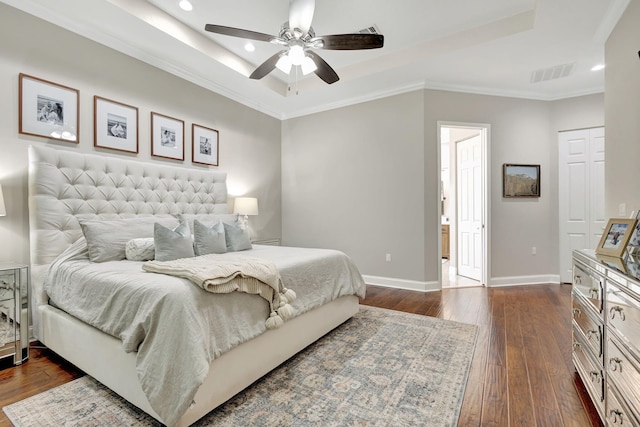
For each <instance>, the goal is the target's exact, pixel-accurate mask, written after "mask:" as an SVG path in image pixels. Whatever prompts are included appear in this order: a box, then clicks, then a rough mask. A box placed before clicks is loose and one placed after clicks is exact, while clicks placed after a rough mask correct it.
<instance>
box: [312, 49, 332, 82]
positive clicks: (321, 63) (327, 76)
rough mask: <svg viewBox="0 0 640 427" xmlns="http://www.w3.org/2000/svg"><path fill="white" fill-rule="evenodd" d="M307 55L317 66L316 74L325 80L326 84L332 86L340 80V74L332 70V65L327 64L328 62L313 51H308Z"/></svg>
mask: <svg viewBox="0 0 640 427" xmlns="http://www.w3.org/2000/svg"><path fill="white" fill-rule="evenodd" d="M306 54H307V56H308V57H309V58H311V60H312V61H313V62H314V63H315V64H316V67H318V68H317V69H316V70H315V71H314V73H316V75H317V76H318V77H320V78H321V79H322V80H324V82H325V83H327V84H332V83H335V82H337V81H338V80H340V77H338V74H337V73H336V72H335V71H334V69H333V68H331V65H329V64H327V61H325V60H324V59H322V58H321V57H320V56H319V55H317V54H315V53H313V52H311V51H307V52H306Z"/></svg>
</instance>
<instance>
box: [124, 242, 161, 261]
mask: <svg viewBox="0 0 640 427" xmlns="http://www.w3.org/2000/svg"><path fill="white" fill-rule="evenodd" d="M124 253H125V256H126V257H127V259H128V260H129V261H149V260H152V259H154V258H155V256H156V249H155V246H154V244H153V237H143V238H140V239H131V240H129V241H128V242H127V244H126V245H125V247H124Z"/></svg>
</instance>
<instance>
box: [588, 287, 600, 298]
mask: <svg viewBox="0 0 640 427" xmlns="http://www.w3.org/2000/svg"><path fill="white" fill-rule="evenodd" d="M598 294H599V292H598V288H591V289H589V296H590V297H591V298H593V299H598Z"/></svg>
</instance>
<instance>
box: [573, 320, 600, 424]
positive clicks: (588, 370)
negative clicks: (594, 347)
mask: <svg viewBox="0 0 640 427" xmlns="http://www.w3.org/2000/svg"><path fill="white" fill-rule="evenodd" d="M572 358H573V364H574V365H575V367H576V369H577V371H578V373H579V374H580V377H581V378H582V382H583V383H584V385H585V387H586V389H587V391H588V392H589V395H590V396H591V401H592V402H593V404H594V405H595V406H596V409H598V412H599V413H600V416H601V417H604V372H603V371H602V367H601V366H599V365H598V364H597V363H596V361H595V360H593V356H591V355H590V352H589V350H588V344H586V343H585V341H584V340H583V339H582V337H581V336H580V332H579V331H577V330H576V327H575V326H574V330H573V355H572Z"/></svg>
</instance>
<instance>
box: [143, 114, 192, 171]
mask: <svg viewBox="0 0 640 427" xmlns="http://www.w3.org/2000/svg"><path fill="white" fill-rule="evenodd" d="M151 155H152V156H156V157H164V158H166V159H175V160H184V121H182V120H178V119H175V118H173V117H169V116H164V115H162V114H158V113H154V112H152V113H151Z"/></svg>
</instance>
